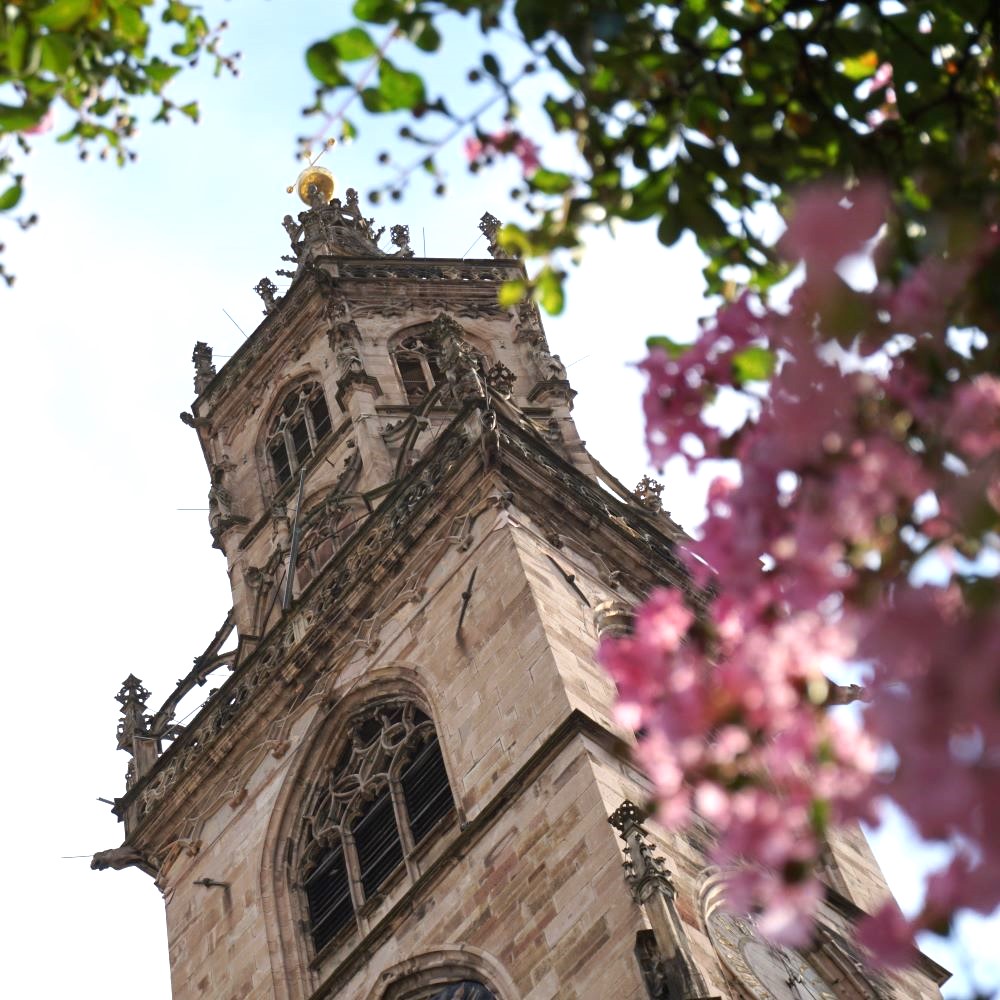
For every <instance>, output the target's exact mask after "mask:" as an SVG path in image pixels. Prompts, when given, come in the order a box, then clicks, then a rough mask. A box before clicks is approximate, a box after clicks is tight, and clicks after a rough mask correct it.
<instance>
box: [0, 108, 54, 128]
mask: <svg viewBox="0 0 1000 1000" xmlns="http://www.w3.org/2000/svg"><path fill="white" fill-rule="evenodd" d="M44 114H45V107H44V106H38V105H34V106H33V105H21V106H20V107H18V106H15V105H10V104H0V132H23V131H24V130H25V129H26V128H31V126H32V125H37V124H38V123H39V122H40V121H41V120H42V116H43V115H44Z"/></svg>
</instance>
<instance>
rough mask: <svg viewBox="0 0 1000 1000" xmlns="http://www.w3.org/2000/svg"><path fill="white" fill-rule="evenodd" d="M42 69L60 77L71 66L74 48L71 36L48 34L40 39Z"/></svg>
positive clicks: (56, 33)
mask: <svg viewBox="0 0 1000 1000" xmlns="http://www.w3.org/2000/svg"><path fill="white" fill-rule="evenodd" d="M41 45H42V67H43V68H44V69H46V70H48V71H49V72H50V73H55V74H56V75H57V76H61V75H62V74H63V73H65V72H66V70H68V69H69V67H70V66H71V65H72V64H73V57H74V55H75V52H76V48H75V46H74V43H73V37H72V36H71V35H64V34H60V33H58V32H49V34H47V35H45V36H44V37H43V38H42V39H41Z"/></svg>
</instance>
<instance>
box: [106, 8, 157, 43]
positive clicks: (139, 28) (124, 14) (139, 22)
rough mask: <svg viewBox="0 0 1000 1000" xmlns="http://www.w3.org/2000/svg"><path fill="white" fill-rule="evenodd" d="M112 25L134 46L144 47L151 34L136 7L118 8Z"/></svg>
mask: <svg viewBox="0 0 1000 1000" xmlns="http://www.w3.org/2000/svg"><path fill="white" fill-rule="evenodd" d="M112 23H113V25H114V30H115V32H116V33H117V34H119V35H121V37H122V38H124V39H125V41H126V42H129V43H131V44H132V45H142V44H144V43H145V41H146V37H147V36H148V34H149V25H148V24H146V22H145V21H144V20H143V18H142V14H141V12H140V11H138V10H136V9H135V8H134V7H118V8H117V9H115V10H114V11H113V13H112Z"/></svg>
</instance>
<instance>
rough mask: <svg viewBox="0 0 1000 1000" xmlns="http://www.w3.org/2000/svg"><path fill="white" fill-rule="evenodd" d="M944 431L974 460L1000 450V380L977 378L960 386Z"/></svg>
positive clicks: (987, 377) (985, 377)
mask: <svg viewBox="0 0 1000 1000" xmlns="http://www.w3.org/2000/svg"><path fill="white" fill-rule="evenodd" d="M944 430H945V433H946V434H947V435H948V436H949V437H950V438H951V439H952V440H953V441H954V442H955V445H956V447H957V448H958V449H959V451H960V452H962V454H964V455H965V456H967V457H968V458H970V459H973V460H974V461H978V460H981V459H984V458H986V457H987V456H988V455H991V454H993V453H994V452H997V451H1000V378H997V377H996V376H995V375H979V376H977V377H976V378H974V379H973V380H972V381H971V382H968V383H966V384H965V385H960V386H959V387H958V388H957V389H956V390H955V395H954V405H953V408H952V411H951V413H950V415H949V417H948V421H947V423H946V424H945V428H944Z"/></svg>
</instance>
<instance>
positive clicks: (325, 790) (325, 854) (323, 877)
mask: <svg viewBox="0 0 1000 1000" xmlns="http://www.w3.org/2000/svg"><path fill="white" fill-rule="evenodd" d="M454 809H455V804H454V800H453V799H452V795H451V787H450V786H449V784H448V775H447V772H446V771H445V766H444V759H443V758H442V756H441V748H440V746H439V745H438V740H437V735H436V733H435V731H434V724H433V723H432V722H431V720H430V719H429V718H428V717H427V716H426V715H425V714H424V713H423V712H421V711H420V709H419V708H417V707H416V706H415V705H413V704H412V703H410V702H390V703H384V702H383V703H381V704H379V705H376V706H374V707H372V708H369V709H368V710H366V711H365V712H363V713H362V714H360V715H358V716H356V717H355V719H354V720H353V722H352V724H351V728H350V735H349V738H348V741H347V745H346V746H345V747H344V750H343V751H342V753H341V754H340V757H339V758H338V760H337V762H336V764H335V765H334V767H333V768H332V769H331V770H330V771H329V772H328V773H327V775H325V776H324V778H323V779H322V780H321V781H320V782H319V784H318V785H317V787H316V788H314V789H313V791H312V793H311V796H310V799H309V802H308V806H307V809H306V815H305V845H304V850H303V852H302V855H301V862H300V868H299V882H300V884H301V886H302V888H303V891H304V894H305V902H306V907H307V909H308V916H309V929H310V932H311V934H312V939H313V944H314V945H315V948H316V950H317V951H319V950H320V949H321V948H323V947H324V945H326V944H327V943H328V942H330V941H331V940H332V939H333V938H334V937H336V935H337V934H338V933H339V932H340V931H341V930H342V929H343V928H344V927H346V926H348V925H349V924H351V923H352V922H353V921H354V915H355V913H356V912H357V911H358V910H359V909H360V908H361V907H362V906H364V904H365V903H366V902H367V901H369V900H370V899H372V897H373V896H375V895H376V894H377V893H378V891H379V889H380V888H381V887H382V886H383V885H384V884H385V883H386V882H387V881H388V880H389V878H390V877H391V876H392V875H393V873H394V872H396V871H397V869H399V868H400V867H401V866H402V865H403V863H404V860H405V859H406V858H407V857H408V856H409V855H410V854H411V853H412V852H413V851H414V850H415V849H416V848H417V847H418V846H420V845H421V844H422V843H423V842H424V841H425V840H426V839H427V838H428V837H429V835H430V834H431V833H432V831H434V830H435V829H436V828H438V825H439V824H440V823H442V822H443V820H444V819H445V817H446V816H449V815H451V814H452V813H453V812H454ZM447 996H448V998H449V1000H452V997H451V995H450V994H447ZM486 996H488V994H487V995H486ZM459 998H461V1000H466V998H464V997H462V995H461V994H456V996H455V998H454V1000H459ZM469 1000H480V998H479V997H478V996H476V995H475V994H470V995H469Z"/></svg>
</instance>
